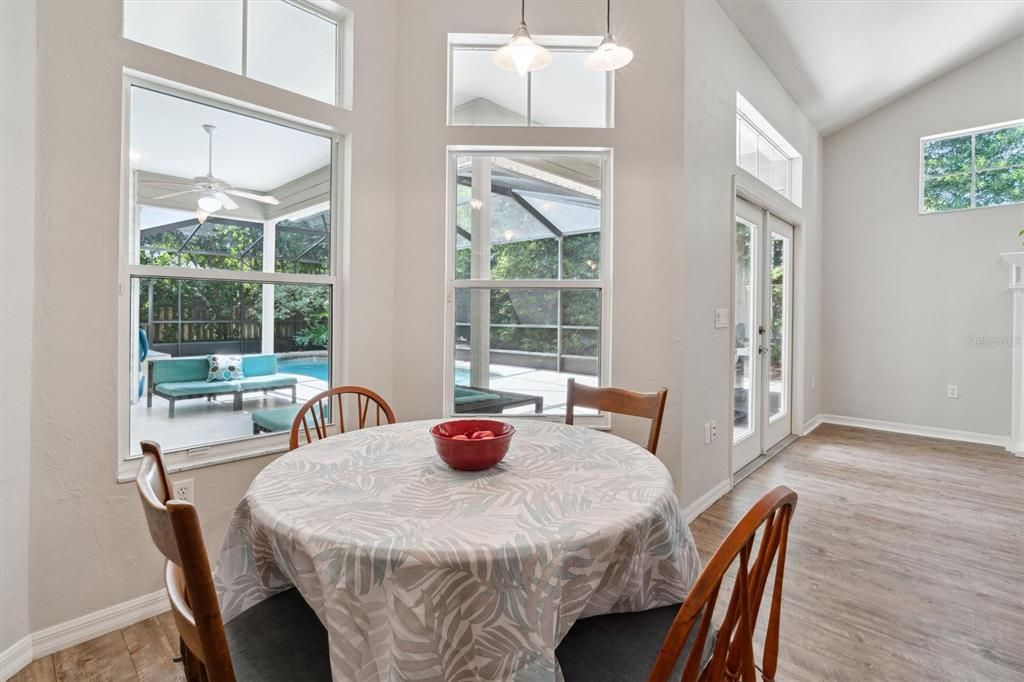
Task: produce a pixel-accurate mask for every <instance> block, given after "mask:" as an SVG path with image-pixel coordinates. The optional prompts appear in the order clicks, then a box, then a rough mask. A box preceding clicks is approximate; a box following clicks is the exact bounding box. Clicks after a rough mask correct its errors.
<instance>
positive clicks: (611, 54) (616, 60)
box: [584, 33, 633, 71]
mask: <svg viewBox="0 0 1024 682" xmlns="http://www.w3.org/2000/svg"><path fill="white" fill-rule="evenodd" d="M631 61H633V50H631V49H629V48H628V47H625V46H624V45H619V44H618V43H616V42H615V37H614V36H613V35H612V34H611V33H609V34H607V35H606V36H605V37H604V40H602V41H601V44H600V45H598V46H597V49H596V50H594V51H593V52H591V53H590V54H589V55H587V58H586V60H585V62H584V63H585V64H586V66H587V68H588V69H590V70H591V71H614V70H615V69H621V68H622V67H623V66H625V65H626V64H629V63H630V62H631Z"/></svg>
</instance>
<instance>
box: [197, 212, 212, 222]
mask: <svg viewBox="0 0 1024 682" xmlns="http://www.w3.org/2000/svg"><path fill="white" fill-rule="evenodd" d="M209 217H210V214H209V213H207V212H206V211H204V210H203V209H199V210H197V211H196V220H198V221H199V224H200V225H202V224H203V223H205V222H206V219H207V218H209Z"/></svg>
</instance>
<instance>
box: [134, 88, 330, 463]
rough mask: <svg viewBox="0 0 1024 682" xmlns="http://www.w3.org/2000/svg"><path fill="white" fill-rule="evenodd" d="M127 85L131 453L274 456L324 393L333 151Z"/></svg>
mask: <svg viewBox="0 0 1024 682" xmlns="http://www.w3.org/2000/svg"><path fill="white" fill-rule="evenodd" d="M127 89H128V92H127V102H128V107H129V111H128V126H129V142H130V146H129V148H128V149H127V150H126V154H125V162H126V164H127V165H128V168H127V173H126V175H127V178H128V185H127V187H126V190H127V197H128V206H127V211H126V216H127V230H126V234H125V235H124V244H125V246H124V253H125V255H126V262H125V264H124V280H123V287H122V297H121V300H122V305H123V306H124V308H123V311H124V312H123V317H122V319H123V320H124V321H125V327H124V329H123V332H122V333H123V334H124V335H125V344H124V348H126V349H127V356H126V357H123V361H124V362H125V363H126V365H125V367H126V369H125V371H124V373H123V376H127V377H128V381H127V385H126V386H124V387H123V390H124V391H125V393H122V395H123V396H124V397H125V405H126V410H127V420H126V422H127V426H128V428H127V429H126V433H124V434H123V437H124V438H126V442H125V450H126V452H127V454H128V456H134V455H136V454H138V452H139V441H140V440H144V439H149V440H155V441H157V442H159V443H160V444H161V445H162V446H163V448H164V450H165V451H166V452H172V453H173V452H187V453H188V455H190V456H201V457H216V456H219V454H220V453H224V454H226V455H231V456H237V455H239V454H245V453H255V452H265V451H268V450H273V449H276V448H280V447H281V445H282V444H283V442H284V441H283V438H284V435H285V434H284V433H283V432H284V431H286V430H287V428H288V427H289V426H290V422H291V417H293V416H294V412H295V410H297V408H298V406H299V405H301V404H302V402H303V400H304V399H306V398H308V397H310V396H312V395H313V394H315V393H317V392H318V391H321V390H323V389H325V388H327V387H328V386H329V385H330V384H331V376H332V375H331V368H332V367H333V364H334V363H333V353H332V349H333V348H334V347H335V344H334V339H332V335H331V330H332V326H331V319H332V311H333V310H334V300H335V297H336V295H337V292H336V267H335V263H336V262H337V257H336V250H337V246H336V245H337V243H338V240H337V239H336V236H335V235H336V229H335V222H336V221H335V218H334V217H335V216H336V215H337V210H336V206H335V196H334V195H335V193H334V192H333V191H332V188H333V186H334V183H333V176H334V173H333V168H334V167H335V165H336V161H335V159H336V157H337V151H336V148H337V145H338V141H337V140H336V139H335V138H333V137H330V136H325V135H324V134H323V133H320V132H317V131H314V130H311V129H306V128H301V127H297V126H295V125H293V124H290V123H282V122H279V121H275V120H272V119H270V118H268V117H266V116H264V115H260V116H259V117H257V116H256V115H251V114H247V113H245V112H243V111H241V110H237V109H232V110H228V109H226V108H222V107H221V106H220V105H217V104H214V103H212V102H207V101H199V100H198V99H193V98H186V96H184V95H182V94H179V93H176V92H174V91H171V90H169V89H166V88H163V87H157V86H154V85H151V84H148V83H145V82H142V81H137V80H134V79H130V80H128V81H127ZM188 97H191V96H188ZM192 461H198V460H192Z"/></svg>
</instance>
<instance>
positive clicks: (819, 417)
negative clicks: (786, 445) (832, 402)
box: [800, 414, 824, 436]
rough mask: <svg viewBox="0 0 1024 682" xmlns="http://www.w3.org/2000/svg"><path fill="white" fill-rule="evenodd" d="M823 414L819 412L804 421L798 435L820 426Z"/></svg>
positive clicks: (804, 434)
mask: <svg viewBox="0 0 1024 682" xmlns="http://www.w3.org/2000/svg"><path fill="white" fill-rule="evenodd" d="M823 416H824V415H820V414H819V415H816V416H815V417H814V418H813V419H811V420H810V421H808V422H806V423H805V424H804V428H803V430H802V431H801V432H800V435H801V436H806V435H808V434H809V433H810V432H811V431H813V430H814V429H816V428H818V427H819V426H821V425H822V424H823V423H824V419H822V417H823Z"/></svg>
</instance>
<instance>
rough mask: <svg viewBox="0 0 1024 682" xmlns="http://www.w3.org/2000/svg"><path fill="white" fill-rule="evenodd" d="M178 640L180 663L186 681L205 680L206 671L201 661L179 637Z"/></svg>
mask: <svg viewBox="0 0 1024 682" xmlns="http://www.w3.org/2000/svg"><path fill="white" fill-rule="evenodd" d="M178 642H179V644H180V646H181V665H182V667H183V668H184V672H185V679H186V680H187V682H206V671H205V670H203V664H202V661H200V660H199V659H198V658H196V657H195V654H193V653H192V651H191V650H189V648H188V647H187V646H185V642H183V641H181V640H180V639H179V640H178Z"/></svg>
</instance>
